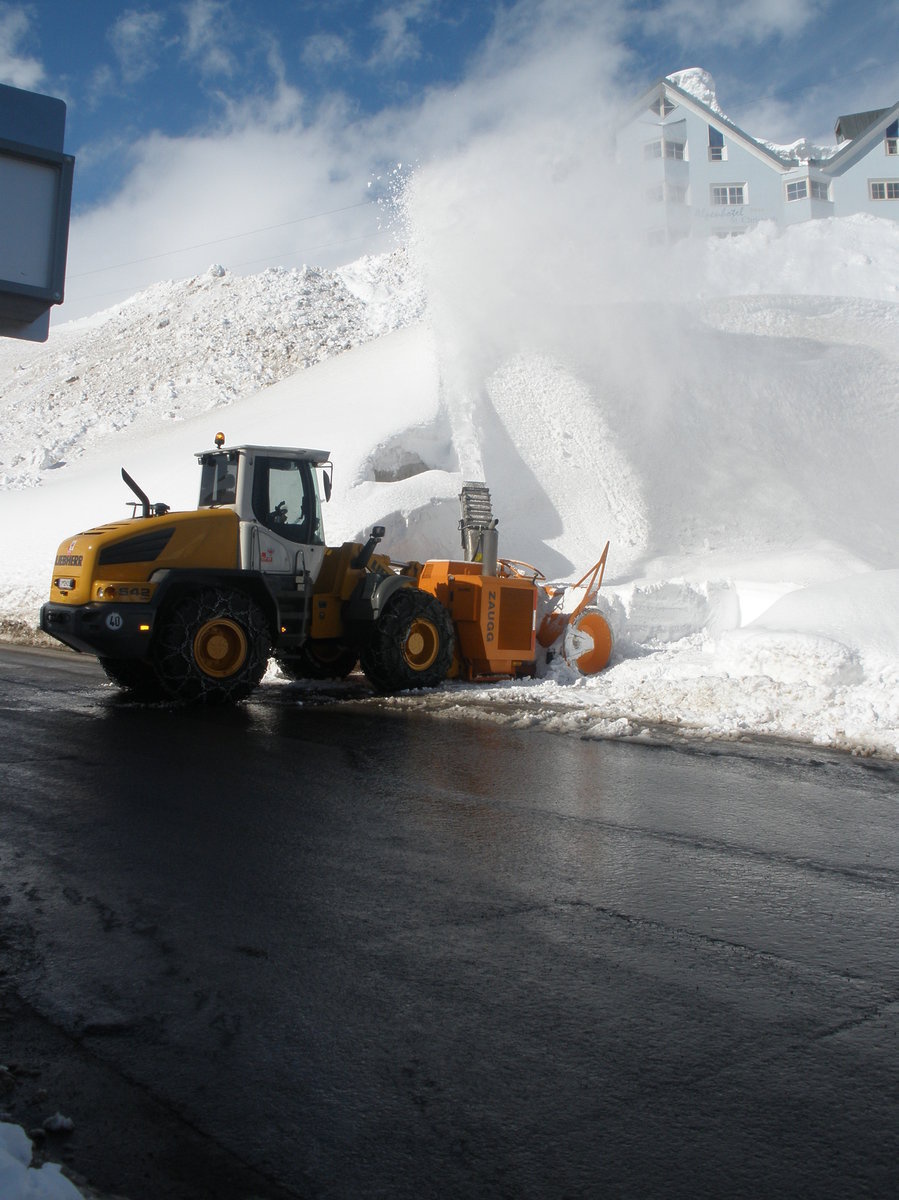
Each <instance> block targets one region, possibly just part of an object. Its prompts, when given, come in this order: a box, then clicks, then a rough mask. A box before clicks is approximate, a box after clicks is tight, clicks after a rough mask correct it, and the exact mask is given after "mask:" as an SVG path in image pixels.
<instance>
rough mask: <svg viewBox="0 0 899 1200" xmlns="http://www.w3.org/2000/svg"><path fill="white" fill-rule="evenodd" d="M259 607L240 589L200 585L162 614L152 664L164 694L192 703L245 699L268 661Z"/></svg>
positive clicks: (229, 701)
mask: <svg viewBox="0 0 899 1200" xmlns="http://www.w3.org/2000/svg"><path fill="white" fill-rule="evenodd" d="M269 647H270V641H269V633H268V629H267V627H266V623H265V617H264V616H263V613H262V610H261V609H260V607H259V605H258V604H256V602H255V601H254V600H251V599H250V597H249V596H247V595H245V594H244V593H243V592H239V591H234V590H232V589H229V588H204V589H203V590H202V591H199V592H197V593H196V594H195V595H192V596H188V597H186V598H185V599H183V600H180V601H179V602H178V603H177V604H175V605H174V607H172V608H171V609H169V610H168V612H167V613H166V614H165V615H164V617H163V618H162V620H161V623H160V625H159V631H158V635H157V639H156V646H155V654H154V658H155V666H156V670H157V672H158V675H159V678H160V680H161V681H162V685H163V687H164V688H165V691H166V693H167V695H169V696H170V697H172V698H173V699H175V700H183V701H186V702H187V703H192V704H224V703H232V704H233V703H236V702H237V701H238V700H244V699H246V697H247V696H249V694H250V693H251V692H252V691H253V689H254V688H255V687H256V686H257V684H258V683H259V681H260V680H261V679H262V676H263V675H264V674H265V668H266V665H267V663H268V655H269Z"/></svg>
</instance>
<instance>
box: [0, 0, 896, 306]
mask: <svg viewBox="0 0 899 1200" xmlns="http://www.w3.org/2000/svg"><path fill="white" fill-rule="evenodd" d="M897 50H899V3H897V2H896V0H857V2H856V4H854V5H848V4H846V3H845V0H731V2H730V3H719V2H713V0H654V2H651V3H634V2H632V0H501V2H496V3H492V2H491V0H317V2H312V0H293V2H289V0H254V2H251V0H173V2H170V3H141V2H140V0H136V2H135V3H133V4H129V3H127V0H125V2H124V3H113V2H112V0H34V2H31V3H18V2H17V0H6V2H4V0H0V82H4V83H8V84H12V85H14V86H18V87H22V88H25V89H28V90H33V91H41V92H45V93H47V94H50V95H54V96H60V97H62V98H63V99H64V100H65V101H66V103H67V105H68V115H67V126H66V149H67V150H68V151H69V153H72V154H74V155H75V156H76V175H75V194H74V216H73V225H72V236H71V241H70V256H69V272H68V281H67V305H66V307H65V308H64V309H63V310H62V311H61V313H60V314H59V315H60V316H62V317H64V318H65V317H70V316H76V315H80V313H81V312H83V311H88V310H90V309H92V308H93V309H96V308H102V307H106V306H108V305H109V304H112V303H115V302H116V301H117V300H120V299H123V298H124V297H125V296H126V295H128V294H130V293H131V292H133V291H135V290H137V289H138V288H140V287H143V286H146V285H147V284H148V283H150V282H152V281H153V280H155V279H157V278H169V277H172V278H182V277H184V276H186V275H189V274H191V273H192V272H195V271H197V270H201V269H203V268H204V266H208V265H209V263H211V262H213V261H220V262H222V263H223V264H224V265H225V266H227V267H229V269H233V270H236V271H239V272H246V271H250V270H261V269H263V268H264V267H265V266H268V265H283V266H287V267H294V266H301V265H302V264H303V263H304V262H308V263H310V264H312V263H315V264H318V265H323V266H331V265H336V264H337V263H339V262H342V261H349V260H350V259H352V258H354V257H357V256H358V255H359V254H362V253H364V252H366V251H372V252H375V251H378V250H381V249H384V248H387V247H388V246H389V245H390V244H391V241H392V238H393V237H394V236H395V234H394V233H393V232H392V230H391V228H390V221H389V219H387V218H386V217H385V212H384V209H383V206H382V205H379V204H378V203H377V200H378V197H381V196H383V195H384V194H386V193H389V191H390V190H391V181H392V180H393V179H395V178H396V177H397V176H398V175H399V174H402V172H404V171H407V170H408V169H409V166H410V164H412V165H413V166H414V165H415V164H418V163H422V162H427V161H429V160H432V159H433V158H435V157H437V158H439V157H441V156H446V155H452V154H453V153H455V152H458V150H459V148H460V147H462V146H464V145H466V144H468V143H470V142H471V141H472V139H476V138H477V137H478V136H480V135H481V134H482V133H483V131H484V130H486V129H496V128H497V127H501V126H502V124H503V123H504V122H510V123H515V122H526V121H528V120H533V121H541V120H545V119H555V120H559V121H564V120H566V119H568V120H569V121H570V122H572V123H577V122H585V121H591V122H592V120H593V117H594V116H595V113H596V112H597V111H602V112H608V113H612V112H613V111H614V108H615V106H616V105H617V104H621V103H626V102H627V100H628V99H629V98H632V97H633V96H635V95H637V94H639V92H640V91H642V90H643V89H644V88H645V87H647V86H648V85H649V84H651V83H652V82H654V81H655V80H656V79H657V78H659V77H660V76H662V75H664V74H667V73H669V72H671V71H675V70H678V69H680V68H682V67H689V66H700V67H704V68H705V69H706V70H707V71H709V72H710V73H711V75H712V76H713V77H714V79H715V81H716V84H717V92H718V100H719V103H720V104H721V106H722V108H723V109H724V111H725V112H726V113H727V114H728V116H730V117H731V119H732V120H734V121H735V122H736V123H737V124H738V125H740V126H741V127H742V128H744V129H745V130H746V131H747V132H749V133H751V134H753V135H754V136H757V137H760V138H764V139H767V140H769V141H775V142H792V141H794V140H796V139H798V138H799V137H808V138H810V139H811V140H813V141H819V142H822V141H823V142H829V141H831V140H832V130H833V125H834V121H835V119H836V117H837V116H839V115H840V114H842V113H847V112H854V111H861V110H865V109H868V108H877V107H883V106H886V105H888V104H892V103H894V102H895V101H896V100H897V99H899V53H897ZM397 164H402V167H398V165H397ZM76 301H77V303H76Z"/></svg>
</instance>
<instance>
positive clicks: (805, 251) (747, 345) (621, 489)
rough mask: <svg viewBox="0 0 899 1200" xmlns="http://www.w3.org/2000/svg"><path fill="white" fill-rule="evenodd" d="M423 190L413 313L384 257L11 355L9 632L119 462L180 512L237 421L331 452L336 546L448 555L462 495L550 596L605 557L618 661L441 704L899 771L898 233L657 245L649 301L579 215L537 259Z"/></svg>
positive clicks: (80, 325)
mask: <svg viewBox="0 0 899 1200" xmlns="http://www.w3.org/2000/svg"><path fill="white" fill-rule="evenodd" d="M432 182H436V184H437V187H438V191H439V194H440V196H441V200H440V204H438V205H435V204H433V203H429V199H428V193H427V185H428V180H427V179H425V180H424V181H423V185H422V186H423V187H424V191H423V192H422V193H420V194H419V196H418V197H417V198H414V200H415V203H416V204H417V205H418V208H417V210H416V211H417V214H418V218H419V223H418V225H417V227H416V236H415V238H413V243H412V252H413V253H414V255H415V262H416V265H417V268H418V270H419V271H420V272H421V277H420V282H421V286H423V287H424V289H425V294H426V296H427V301H428V304H427V310H426V312H424V313H422V309H421V292H420V290H419V282H417V281H416V279H415V278H414V277H413V276H412V275H411V274H410V273H409V270H408V267H407V266H406V265H402V264H400V265H398V262H397V260H394V261H393V262H392V263H379V262H378V261H377V260H371V261H367V262H364V263H361V264H357V265H356V266H354V267H353V268H347V269H346V270H345V271H344V272H343V273H342V274H340V275H330V274H328V273H327V272H316V273H309V272H307V273H300V274H297V275H296V276H295V277H293V278H290V279H288V278H287V273H279V272H275V273H272V272H267V273H266V274H265V275H263V276H259V277H255V278H250V279H237V278H234V277H232V276H230V275H229V274H227V273H225V274H224V275H222V274H221V273H219V272H217V271H216V272H212V273H211V274H210V275H209V276H207V277H204V278H202V279H199V280H193V281H190V282H189V283H183V284H169V285H159V286H158V287H157V288H154V289H151V290H150V291H149V292H146V293H143V294H142V295H141V296H138V297H135V298H134V300H132V301H131V302H130V303H129V304H127V305H123V306H120V307H119V308H117V309H114V310H112V311H111V312H109V313H106V314H101V315H100V316H98V317H95V318H91V319H90V320H87V321H80V322H75V323H72V324H70V325H68V326H65V325H63V326H60V327H59V328H57V329H55V330H54V331H52V332H51V338H50V341H49V343H48V344H47V346H46V347H41V348H34V347H27V346H19V345H16V344H12V343H10V344H7V345H5V346H3V347H2V348H0V349H2V354H0V381H2V387H0V396H2V400H0V406H2V412H3V419H4V424H5V427H6V430H7V437H6V438H5V439H4V447H3V453H4V455H5V456H6V457H5V458H4V464H5V467H4V469H5V472H6V475H7V477H8V478H7V482H6V488H5V490H3V491H0V512H2V521H0V548H2V553H3V562H4V570H3V574H2V581H0V614H2V617H3V619H4V620H5V623H6V627H7V629H8V630H17V631H18V633H19V634H20V635H22V634H23V631H24V630H26V629H29V628H33V625H34V622H35V618H36V612H37V608H38V607H39V605H40V603H41V602H42V600H43V599H44V596H45V589H46V583H47V577H48V574H49V569H50V564H51V562H52V558H53V554H54V553H55V550H56V546H57V545H58V543H59V542H60V540H61V539H62V538H63V537H64V536H65V535H67V534H69V533H72V532H75V531H77V530H79V529H82V528H87V527H89V526H90V525H91V524H93V523H96V522H98V521H102V520H109V519H113V518H117V517H120V516H122V515H124V514H125V512H126V509H125V503H126V501H127V500H128V499H130V498H131V497H130V495H128V494H127V493H126V491H125V489H124V486H123V485H122V483H121V481H120V480H119V467H120V466H121V465H125V466H127V468H128V470H129V471H130V472H131V474H132V475H134V476H135V477H136V478H137V479H138V481H139V482H140V483H141V484H142V486H143V487H144V489H145V490H146V491H148V492H149V493H150V496H151V499H152V500H165V501H167V502H168V503H169V504H172V505H173V506H177V507H182V506H184V507H193V506H194V504H195V502H196V472H195V469H194V463H193V459H192V454H193V453H194V452H195V451H197V450H200V449H203V448H205V447H207V446H209V445H210V444H211V441H212V437H213V434H214V433H215V431H216V429H217V428H223V429H224V431H225V432H226V435H227V438H228V441H229V442H231V443H238V442H240V441H253V442H257V443H274V444H288V445H309V446H316V447H320V448H326V449H330V451H331V453H332V457H333V459H334V462H335V464H336V473H335V490H334V496H333V498H332V502H331V504H330V506H329V508H328V511H327V514H326V523H327V533H328V537H329V541H330V542H332V543H334V542H337V541H340V540H342V539H345V538H354V537H357V536H359V535H360V534H361V533H362V531H363V530H365V529H367V528H368V527H369V526H370V525H372V524H375V523H381V524H384V525H386V527H387V536H386V539H385V546H387V547H388V548H389V549H390V551H391V552H392V553H393V554H394V556H395V557H414V558H425V557H428V556H438V557H439V556H456V555H458V553H459V544H458V532H457V521H458V505H457V495H458V491H459V487H460V484H461V482H462V481H463V480H464V479H471V478H483V479H485V480H486V481H487V483H488V485H489V486H490V488H491V491H492V493H493V498H494V511H495V514H496V515H497V517H498V518H499V522H500V525H499V528H500V553H501V554H504V555H506V556H508V557H512V558H517V559H525V560H528V561H531V562H533V563H535V564H536V565H537V566H539V567H540V568H541V569H542V570H543V571H544V572H545V573H546V574H547V575H548V576H550V577H551V578H556V579H572V578H575V577H577V576H579V575H580V574H581V573H582V572H583V571H584V570H585V569H586V568H587V567H588V566H589V565H590V564H591V563H592V562H593V561H594V560H595V559H596V558H597V557H598V556H599V553H600V551H601V549H602V546H603V545H604V543H605V541H606V539H607V538H608V539H610V541H611V544H612V549H611V553H610V559H609V568H608V571H607V575H606V583H605V585H604V587H603V593H602V602H603V604H604V605H605V607H606V611H607V612H608V614H609V617H610V620H611V622H612V625H613V628H614V632H615V637H616V648H615V654H614V657H613V662H612V665H611V667H610V668H609V669H608V670H607V671H605V672H604V673H603V674H601V675H600V676H598V677H596V678H594V679H589V680H588V679H583V678H581V677H580V676H576V675H575V674H573V673H572V672H571V671H569V670H567V669H565V668H563V667H562V666H560V665H559V663H558V662H556V663H554V664H552V665H551V667H550V669H549V670H548V672H547V673H546V674H544V675H543V676H542V677H541V678H539V679H537V680H535V681H530V682H525V683H520V684H508V685H501V686H498V687H492V688H479V687H477V686H474V685H461V684H460V685H448V686H447V687H446V688H445V689H444V690H443V691H442V692H441V693H440V694H439V696H437V697H433V696H432V697H430V698H428V700H427V703H428V704H429V705H431V707H433V708H435V709H436V710H438V711H439V710H441V709H444V710H447V711H455V710H456V709H457V708H458V707H459V706H461V707H462V709H463V710H464V711H466V712H467V713H469V714H472V713H484V714H485V715H488V716H489V717H490V719H509V720H515V721H518V722H521V721H524V722H527V723H535V724H541V725H547V726H549V727H554V728H564V729H570V730H572V731H575V732H578V733H581V734H584V733H587V734H597V735H603V736H606V735H615V734H628V735H639V734H640V733H641V731H642V730H644V729H645V728H650V729H652V728H656V727H657V726H661V725H669V726H671V725H676V726H678V728H679V729H681V730H682V731H684V732H687V733H689V734H693V735H695V734H714V735H716V736H725V737H745V736H754V735H759V734H769V735H774V736H779V737H786V738H795V739H801V740H805V741H809V742H814V743H817V744H822V745H829V746H835V747H843V748H848V749H851V750H853V751H856V752H862V753H880V754H884V755H889V756H894V755H897V754H899V548H897V537H896V512H897V511H899V504H897V502H899V483H897V472H896V470H895V464H896V462H897V461H899V420H897V417H899V401H897V396H896V389H895V377H896V367H897V362H896V360H897V350H896V347H897V344H899V343H897V332H899V308H897V306H896V304H895V295H896V293H895V281H896V279H897V278H899V227H897V225H895V224H894V223H893V222H890V221H886V220H874V219H868V218H864V219H863V218H850V219H847V220H844V221H842V222H840V221H829V222H814V223H810V224H809V225H806V226H800V227H795V228H793V229H790V230H787V231H785V232H777V231H776V230H773V229H771V228H759V229H757V230H755V231H754V232H752V233H750V234H747V235H746V236H745V237H743V238H741V239H732V240H730V241H728V242H726V243H725V242H715V243H709V244H707V245H706V244H703V245H700V246H696V245H694V253H693V256H692V258H690V259H689V260H688V259H687V258H686V257H685V256H684V255H685V251H684V250H683V248H675V249H674V250H673V251H672V252H671V254H670V255H667V256H665V257H662V256H661V254H660V252H658V251H655V252H654V253H655V254H656V258H655V260H654V261H653V263H652V274H651V278H652V281H653V285H652V288H647V287H645V286H640V279H639V275H640V272H641V271H644V270H645V264H644V263H643V262H642V260H641V259H640V256H639V254H638V253H637V252H636V251H634V252H633V253H631V252H630V251H628V262H629V263H630V270H629V271H624V270H623V269H622V270H619V267H620V265H621V264H620V262H619V261H618V260H616V258H615V255H616V253H623V251H621V248H620V247H617V246H616V244H614V243H611V242H610V243H608V244H606V245H605V246H604V247H603V251H602V254H600V252H599V251H597V250H596V249H595V248H593V249H591V248H590V247H589V246H587V247H586V248H585V244H584V242H583V239H582V238H581V237H580V234H581V232H582V231H581V229H580V228H579V225H578V221H579V215H578V213H577V212H573V213H572V215H571V231H572V244H571V247H570V253H569V251H565V253H564V254H563V255H562V261H561V263H560V262H559V261H558V260H554V261H553V262H552V263H551V264H550V263H548V261H547V260H546V259H541V257H540V254H539V253H538V252H537V251H535V250H534V248H533V246H534V245H535V244H536V243H533V244H532V245H531V251H530V253H529V254H528V255H523V254H521V252H520V251H521V244H520V242H519V241H518V240H517V239H516V237H514V236H513V235H512V233H510V232H508V231H509V230H510V229H511V228H512V227H513V226H514V222H515V219H516V212H515V209H514V206H515V204H516V203H518V201H517V199H516V198H515V196H514V195H512V194H511V193H510V199H509V201H508V203H509V205H510V206H511V207H510V208H509V209H508V211H507V212H506V213H505V214H503V217H504V220H503V222H502V226H503V227H502V231H501V233H500V234H497V233H496V226H495V225H492V224H491V223H489V222H487V221H484V222H483V225H482V227H479V226H478V221H477V219H471V214H470V213H469V212H467V211H466V210H465V209H464V205H462V201H461V199H460V197H459V196H458V195H455V194H453V193H452V191H451V188H447V187H445V186H441V185H444V184H446V180H445V179H438V180H436V181H433V180H432ZM533 198H534V190H533V189H531V191H530V193H529V194H528V195H527V196H526V197H522V200H521V203H522V205H524V204H525V203H527V204H530V203H531V202H532V201H533ZM538 198H539V197H538ZM493 199H496V197H493ZM500 200H503V197H500ZM460 213H461V216H462V218H463V219H460ZM422 214H423V218H422ZM532 215H533V213H532V210H531V209H529V210H528V219H529V220H530V219H532ZM588 215H589V214H586V213H585V214H584V219H586V218H587V216H588ZM505 218H508V219H507V220H506V219H505ZM606 253H607V254H608V256H609V261H608V262H607V263H606V264H605V265H603V264H602V261H601V259H602V255H604V254H606ZM566 255H568V257H567V258H566ZM594 269H595V270H600V269H601V270H602V271H603V276H602V278H601V279H596V278H595V277H594V276H593V275H592V272H593V271H594ZM585 271H586V272H587V273H588V274H590V280H587V281H586V282H585V280H584V278H583V273H584V272H585ZM578 272H580V273H581V274H578ZM647 277H648V276H647ZM591 280H592V282H591ZM587 283H590V286H587ZM766 283H767V285H768V286H767V289H766V288H765V284H766ZM594 285H595V286H594ZM282 288H285V289H288V290H289V291H290V294H291V296H293V298H294V301H295V303H293V306H292V307H291V310H290V321H289V322H288V321H287V319H286V318H285V316H284V314H285V309H286V307H287V304H288V302H287V301H286V300H285V294H284V291H283V290H279V289H282ZM655 293H657V294H655ZM774 293H779V294H774ZM301 296H302V302H300V299H299V298H300V297H301ZM288 325H289V328H288ZM250 330H253V331H254V332H255V337H254V338H251V337H250V336H249V332H248V331H250ZM376 334H377V336H376ZM285 342H290V343H292V345H293V346H294V347H300V348H299V349H292V350H288V349H287V347H286V346H285V345H284V343H285ZM347 347H350V348H349V349H347ZM266 348H267V349H268V352H267V353H266V352H264V351H265V349H266ZM307 363H308V364H313V365H311V366H309V367H308V368H307V367H306V364H307ZM273 364H274V365H273ZM75 375H78V376H79V377H80V378H79V379H78V380H77V381H75V382H73V383H66V380H67V379H69V378H70V377H72V376H75ZM272 380H274V382H272ZM82 394H83V395H84V398H82ZM210 410H212V411H210ZM63 462H64V465H63ZM397 702H398V703H406V702H410V701H407V700H402V699H401V700H399V701H397ZM413 702H415V703H419V702H420V701H419V700H415V701H413Z"/></svg>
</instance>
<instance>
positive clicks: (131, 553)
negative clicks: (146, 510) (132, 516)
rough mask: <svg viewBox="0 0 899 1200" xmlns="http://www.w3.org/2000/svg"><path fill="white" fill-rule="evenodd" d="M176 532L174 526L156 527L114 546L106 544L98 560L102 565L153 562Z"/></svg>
mask: <svg viewBox="0 0 899 1200" xmlns="http://www.w3.org/2000/svg"><path fill="white" fill-rule="evenodd" d="M174 532H175V528H174V526H173V525H170V526H169V527H168V529H154V530H153V531H152V533H140V534H138V535H137V537H131V538H128V540H127V541H124V542H116V544H115V545H114V546H104V548H103V549H102V550H101V551H100V557H99V559H98V560H97V561H98V563H99V565H100V566H101V567H109V566H114V565H115V564H116V563H132V562H153V561H154V559H157V558H159V556H160V554H162V552H163V550H164V549H165V548H166V546H167V545H168V544H169V541H170V539H171V536H172V534H173V533H174Z"/></svg>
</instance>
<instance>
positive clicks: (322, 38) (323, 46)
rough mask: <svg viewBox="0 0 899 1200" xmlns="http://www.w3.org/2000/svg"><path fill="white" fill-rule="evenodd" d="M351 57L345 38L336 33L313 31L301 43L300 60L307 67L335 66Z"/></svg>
mask: <svg viewBox="0 0 899 1200" xmlns="http://www.w3.org/2000/svg"><path fill="white" fill-rule="evenodd" d="M351 57H352V55H351V51H350V47H349V44H348V43H347V40H346V38H342V37H340V36H339V35H338V34H336V33H315V34H313V35H312V37H309V38H307V39H306V41H305V43H304V45H303V52H302V61H303V62H304V63H305V64H306V66H308V67H322V66H325V67H328V66H336V65H338V64H340V63H344V62H348V61H349V60H350V58H351Z"/></svg>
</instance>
